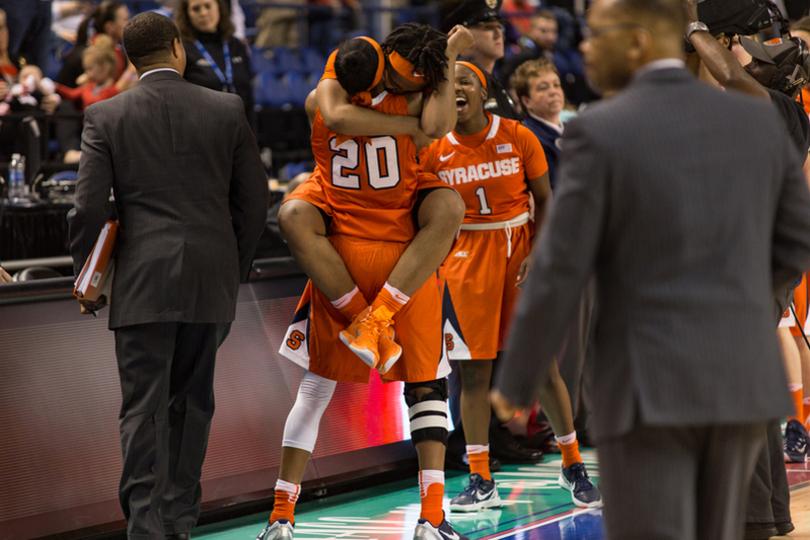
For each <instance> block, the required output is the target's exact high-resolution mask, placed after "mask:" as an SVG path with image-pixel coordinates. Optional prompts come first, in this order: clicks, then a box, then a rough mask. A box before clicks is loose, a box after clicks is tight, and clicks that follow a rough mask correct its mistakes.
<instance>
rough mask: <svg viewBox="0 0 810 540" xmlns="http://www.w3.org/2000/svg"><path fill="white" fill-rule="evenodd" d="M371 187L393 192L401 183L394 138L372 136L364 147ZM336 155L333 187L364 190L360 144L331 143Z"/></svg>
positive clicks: (352, 141)
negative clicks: (362, 185) (361, 178)
mask: <svg viewBox="0 0 810 540" xmlns="http://www.w3.org/2000/svg"><path fill="white" fill-rule="evenodd" d="M363 146H364V147H365V148H363V150H364V152H363V154H364V155H365V166H366V171H367V173H368V185H369V186H371V187H372V188H373V189H391V188H393V187H396V186H397V184H399V181H400V172H399V154H398V148H397V141H396V139H395V138H393V137H391V136H385V137H372V138H370V139H369V142H367V143H365V144H363ZM329 149H330V150H332V152H334V154H333V155H332V185H333V186H336V187H340V188H344V189H360V188H361V185H360V176H361V175H360V174H359V173H361V171H360V170H359V169H360V143H358V142H357V141H356V140H354V139H349V140H347V141H344V142H342V143H340V144H337V138H336V137H332V139H330V140H329Z"/></svg>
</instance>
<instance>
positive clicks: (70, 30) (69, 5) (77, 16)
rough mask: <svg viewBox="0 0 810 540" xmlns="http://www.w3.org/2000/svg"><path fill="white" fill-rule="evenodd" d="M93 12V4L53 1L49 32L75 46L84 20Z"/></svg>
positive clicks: (78, 0) (74, 1)
mask: <svg viewBox="0 0 810 540" xmlns="http://www.w3.org/2000/svg"><path fill="white" fill-rule="evenodd" d="M91 11H93V3H92V2H85V1H82V0H53V7H52V10H51V31H52V32H53V33H54V34H55V35H56V37H58V38H59V39H61V40H62V41H65V42H67V43H71V44H75V43H76V37H77V34H78V31H79V25H81V23H82V21H83V20H84V18H85V17H86V16H87V15H88V14H89V13H90V12H91Z"/></svg>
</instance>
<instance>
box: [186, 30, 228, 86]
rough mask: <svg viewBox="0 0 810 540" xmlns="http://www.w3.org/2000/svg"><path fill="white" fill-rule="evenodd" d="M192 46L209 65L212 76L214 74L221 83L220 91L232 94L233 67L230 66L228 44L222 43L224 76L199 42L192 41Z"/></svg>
mask: <svg viewBox="0 0 810 540" xmlns="http://www.w3.org/2000/svg"><path fill="white" fill-rule="evenodd" d="M194 44H195V45H196V46H197V50H198V51H200V54H202V55H203V57H204V58H205V60H206V61H207V62H208V63H209V64H210V65H211V69H213V70H214V74H216V76H217V79H219V82H220V83H222V91H223V92H233V91H234V89H233V66H232V65H231V50H230V49H229V48H228V43H227V42H226V41H225V40H223V41H222V53H223V54H224V55H225V75H223V74H222V70H221V69H219V66H218V65H217V63H216V62H214V59H213V58H211V55H210V54H208V51H207V50H205V47H203V44H202V43H200V40H199V39H197V40H194Z"/></svg>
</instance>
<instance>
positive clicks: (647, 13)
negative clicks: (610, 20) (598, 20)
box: [614, 0, 686, 33]
mask: <svg viewBox="0 0 810 540" xmlns="http://www.w3.org/2000/svg"><path fill="white" fill-rule="evenodd" d="M614 7H615V8H616V9H619V10H626V11H630V12H633V13H635V14H636V15H640V16H641V17H642V18H644V19H647V20H654V21H656V22H658V23H661V24H662V25H663V26H668V27H670V28H672V29H673V30H675V31H677V32H680V33H682V32H683V31H684V28H686V11H685V9H684V7H683V3H682V1H681V0H617V2H616V4H615V6H614Z"/></svg>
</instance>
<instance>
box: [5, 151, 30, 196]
mask: <svg viewBox="0 0 810 540" xmlns="http://www.w3.org/2000/svg"><path fill="white" fill-rule="evenodd" d="M25 195H26V193H25V157H23V156H21V155H20V154H13V155H12V156H11V165H10V166H9V169H8V198H9V200H10V201H11V202H16V201H20V200H24V199H25V198H26V197H25Z"/></svg>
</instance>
